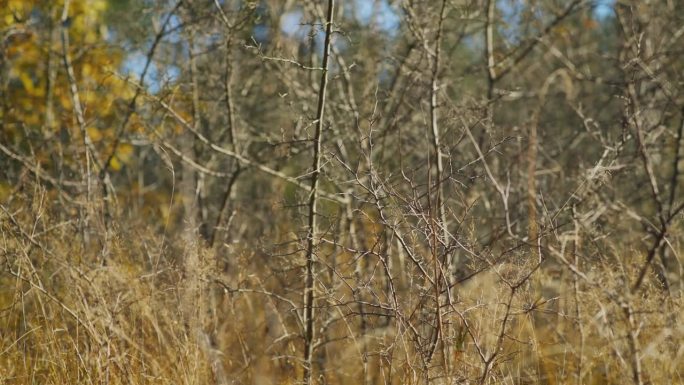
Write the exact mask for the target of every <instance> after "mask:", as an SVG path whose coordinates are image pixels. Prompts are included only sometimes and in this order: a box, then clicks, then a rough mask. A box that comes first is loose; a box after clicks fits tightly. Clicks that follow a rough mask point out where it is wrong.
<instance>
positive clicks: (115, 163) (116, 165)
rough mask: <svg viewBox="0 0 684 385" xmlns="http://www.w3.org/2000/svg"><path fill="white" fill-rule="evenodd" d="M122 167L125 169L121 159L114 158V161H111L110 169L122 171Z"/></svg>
mask: <svg viewBox="0 0 684 385" xmlns="http://www.w3.org/2000/svg"><path fill="white" fill-rule="evenodd" d="M121 167H123V164H121V162H119V158H117V157H116V156H113V157H112V160H110V161H109V168H111V169H112V170H114V171H119V170H121Z"/></svg>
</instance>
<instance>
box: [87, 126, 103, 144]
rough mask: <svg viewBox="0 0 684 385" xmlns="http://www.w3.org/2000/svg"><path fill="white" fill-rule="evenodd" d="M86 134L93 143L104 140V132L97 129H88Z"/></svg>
mask: <svg viewBox="0 0 684 385" xmlns="http://www.w3.org/2000/svg"><path fill="white" fill-rule="evenodd" d="M86 132H87V133H88V136H89V137H90V140H92V141H93V142H99V141H100V140H102V132H101V131H100V130H98V129H97V128H95V127H88V128H86Z"/></svg>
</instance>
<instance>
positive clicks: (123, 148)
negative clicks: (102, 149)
mask: <svg viewBox="0 0 684 385" xmlns="http://www.w3.org/2000/svg"><path fill="white" fill-rule="evenodd" d="M116 156H117V157H118V158H119V160H121V161H122V162H123V163H128V162H130V161H131V157H132V156H133V146H131V145H130V144H120V145H119V147H118V148H117V149H116Z"/></svg>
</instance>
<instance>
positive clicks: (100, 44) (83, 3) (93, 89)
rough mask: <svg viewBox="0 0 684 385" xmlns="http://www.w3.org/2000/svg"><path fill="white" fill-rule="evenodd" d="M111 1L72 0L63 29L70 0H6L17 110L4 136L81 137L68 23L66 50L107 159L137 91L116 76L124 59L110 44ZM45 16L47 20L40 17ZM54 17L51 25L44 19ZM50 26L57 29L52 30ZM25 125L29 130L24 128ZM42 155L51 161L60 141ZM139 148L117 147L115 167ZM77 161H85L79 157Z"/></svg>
mask: <svg viewBox="0 0 684 385" xmlns="http://www.w3.org/2000/svg"><path fill="white" fill-rule="evenodd" d="M107 4H108V2H107V1H105V0H72V1H70V2H69V10H68V15H69V19H70V23H69V25H68V26H66V27H63V26H62V23H61V16H62V11H63V7H64V1H63V0H61V1H37V0H0V31H11V33H9V34H8V33H7V32H4V33H5V34H8V36H9V38H7V39H6V44H5V47H4V48H5V57H6V58H7V65H8V68H7V70H8V72H7V73H8V74H9V79H8V80H9V81H8V83H7V84H9V88H8V90H7V92H8V94H9V99H10V100H12V109H10V110H9V111H5V113H6V116H5V117H4V120H5V121H6V122H7V123H8V124H6V125H5V130H6V132H5V133H4V134H6V135H8V137H11V138H12V139H13V140H15V141H17V142H21V141H23V140H27V139H26V138H24V135H25V133H26V132H49V131H56V130H64V129H66V131H67V132H69V133H70V135H71V137H77V136H79V135H80V131H81V129H80V128H79V127H78V120H77V119H76V110H75V106H74V96H73V95H72V85H71V80H70V78H69V76H67V70H66V67H65V64H64V54H65V52H64V47H63V44H62V41H61V39H60V37H59V36H60V34H61V33H63V31H64V30H63V28H67V32H68V34H69V47H68V50H67V52H66V54H67V55H68V57H69V59H70V62H71V66H72V67H73V74H74V77H75V79H73V80H74V81H75V82H76V84H75V85H76V88H77V90H78V93H79V95H78V96H79V100H80V103H81V107H82V110H83V113H84V115H85V116H83V118H84V119H85V121H86V122H87V124H88V127H87V133H88V135H89V136H90V138H91V139H92V141H93V142H94V143H95V144H96V145H97V147H96V150H98V151H97V152H96V153H95V154H94V156H95V157H99V158H106V157H107V156H108V155H109V151H111V148H112V146H113V143H114V141H115V140H116V138H115V135H112V133H113V132H116V127H118V125H119V124H120V123H119V122H120V119H121V116H122V114H121V111H120V109H119V108H118V107H117V106H121V105H124V104H125V103H116V102H117V100H119V101H124V102H125V101H126V100H128V99H129V98H130V97H131V95H132V91H131V90H130V87H129V86H128V85H127V84H126V83H125V82H123V81H121V80H119V79H117V78H116V77H115V76H112V73H113V72H114V71H115V70H116V69H117V68H118V67H119V66H120V65H121V62H122V60H123V57H122V55H121V54H120V53H118V51H116V50H115V49H114V48H113V47H111V46H110V43H109V41H108V40H107V37H108V31H107V28H106V27H105V26H104V22H103V20H102V19H103V16H104V12H105V11H106V10H107ZM37 18H40V21H41V22H40V23H37V22H35V20H33V19H37ZM46 19H51V23H46V22H44V21H45V20H46ZM50 25H52V26H53V28H55V29H54V30H50V28H51V27H50ZM17 128H23V129H17ZM36 150H37V151H41V153H37V154H35V156H36V158H40V159H48V160H47V161H48V162H50V160H49V159H51V156H50V155H49V154H50V152H51V151H54V147H53V146H47V147H43V148H37V149H36ZM131 154H132V150H131V149H130V148H128V147H127V146H119V148H117V149H116V154H115V158H116V159H114V160H113V161H112V169H113V170H119V169H120V168H121V167H122V166H123V165H124V164H126V163H127V162H128V161H130V157H131ZM71 159H74V160H76V159H79V157H78V156H74V157H72V158H71Z"/></svg>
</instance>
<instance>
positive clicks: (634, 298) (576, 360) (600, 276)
mask: <svg viewBox="0 0 684 385" xmlns="http://www.w3.org/2000/svg"><path fill="white" fill-rule="evenodd" d="M27 201H28V199H27ZM46 206H48V205H46V204H44V203H43V201H42V200H37V201H33V202H31V204H28V205H25V206H23V207H22V206H21V205H17V207H14V208H13V209H12V208H9V207H5V206H3V208H4V210H3V212H2V214H0V215H1V217H2V221H1V223H2V227H1V232H0V234H1V239H0V253H1V258H2V264H3V270H2V275H0V281H1V284H0V287H1V288H2V291H1V292H0V308H1V310H2V312H1V313H0V322H1V326H0V330H1V336H0V383H2V384H77V383H78V384H81V383H83V384H210V383H221V384H229V383H230V384H232V383H235V384H249V383H253V384H293V383H297V381H298V380H299V378H300V376H301V365H300V356H301V349H302V342H301V339H300V337H299V335H300V332H299V331H298V330H299V329H298V323H297V317H296V316H295V311H294V310H293V306H295V307H296V306H298V304H299V303H301V294H299V293H298V292H297V291H296V290H294V289H295V288H296V287H297V286H296V285H295V284H294V282H297V281H298V279H299V278H298V277H299V274H300V273H299V271H298V270H296V269H293V270H291V271H287V270H282V271H275V270H273V266H274V265H269V267H266V266H267V265H268V264H264V263H262V262H259V261H260V259H259V258H261V257H260V256H258V255H256V254H255V253H254V252H248V251H235V252H234V254H233V255H221V256H220V257H221V258H216V255H217V254H215V253H214V252H213V251H211V250H207V249H205V248H203V247H202V246H200V245H199V244H198V242H196V241H193V239H192V238H191V237H190V236H185V237H179V238H178V239H172V238H170V237H162V236H160V235H159V234H158V233H156V232H154V231H151V230H146V228H145V227H144V226H143V225H142V224H132V221H131V222H128V223H129V226H128V227H126V228H123V226H120V228H119V230H114V231H112V234H110V236H109V237H108V239H106V240H103V239H101V238H98V237H97V236H96V234H93V239H92V240H91V245H90V247H88V248H87V249H84V247H83V243H82V242H80V239H81V235H82V234H81V233H80V232H79V231H78V226H77V225H76V224H75V223H74V222H68V221H64V220H61V219H59V218H57V217H52V212H51V210H50V208H49V207H46ZM104 246H106V249H107V250H108V256H107V263H106V265H104V266H103V265H102V264H101V262H100V261H101V258H100V256H101V251H102V249H103V247H104ZM245 250H248V249H247V248H245ZM624 252H628V251H624ZM226 261H228V262H226ZM637 267H638V265H637V264H627V263H625V264H617V263H615V264H608V263H605V264H602V263H598V262H597V263H592V264H591V265H589V264H588V263H587V264H586V265H584V264H583V265H582V266H579V267H577V266H574V265H573V266H564V265H563V264H562V260H561V259H556V260H555V261H554V260H550V261H549V263H545V264H544V265H543V266H542V268H541V269H540V270H538V271H537V272H535V273H534V277H535V279H533V280H531V281H529V282H527V283H525V284H524V285H522V286H521V287H520V288H519V289H517V290H516V292H515V295H514V296H513V297H512V299H511V301H510V304H509V302H508V299H509V296H510V294H511V292H512V290H511V289H510V287H509V286H508V285H507V284H506V283H505V282H506V281H514V280H515V279H516V277H517V276H524V275H525V274H526V273H527V272H526V270H525V269H528V264H524V263H523V264H511V263H502V264H499V265H495V266H493V267H491V268H490V269H488V270H487V271H486V272H484V273H482V274H479V275H477V276H475V277H474V278H472V279H471V280H469V281H467V282H465V283H463V284H461V285H459V286H458V287H457V289H456V291H455V293H456V295H457V297H458V298H457V299H456V300H455V302H454V306H452V309H446V310H445V325H448V327H447V330H446V331H445V338H444V341H447V344H448V346H447V348H446V349H438V353H437V355H436V357H435V358H434V359H433V361H432V362H433V363H438V362H439V363H446V365H447V367H448V368H449V369H448V371H449V373H448V374H449V376H445V374H446V372H445V369H444V368H445V366H444V365H436V364H433V365H431V366H429V367H427V368H423V367H421V363H420V362H421V360H420V354H419V352H418V350H417V346H418V345H417V344H416V343H415V342H416V341H415V340H414V339H413V338H412V337H411V332H410V331H409V330H406V328H405V327H404V325H405V324H404V323H401V322H398V321H397V319H396V315H395V316H394V317H389V318H387V319H385V318H386V317H378V316H375V315H371V314H365V315H364V316H363V317H361V316H359V315H358V314H357V313H356V310H357V308H356V307H355V305H354V304H349V303H346V300H345V298H346V299H348V298H349V294H350V292H349V290H348V288H345V286H344V285H339V286H334V285H331V286H330V288H331V289H330V290H329V291H328V292H327V293H325V295H324V294H320V295H321V299H320V301H319V303H320V304H321V306H322V308H326V309H327V310H321V312H320V314H322V315H321V318H320V324H321V325H319V326H320V330H324V331H325V332H324V333H323V334H324V335H325V338H326V339H327V340H326V343H325V344H323V345H321V346H320V347H319V349H318V356H317V358H318V359H317V362H318V363H319V367H318V368H317V370H316V373H317V376H318V382H320V383H328V384H361V383H364V381H366V383H369V384H389V383H392V384H412V383H423V381H424V379H425V377H424V375H425V374H426V373H425V371H427V375H429V378H430V380H431V381H432V382H434V383H477V382H478V381H479V379H480V378H481V377H482V373H483V369H484V368H483V363H482V360H481V356H480V353H479V352H478V349H482V350H483V351H482V352H481V353H483V354H484V355H485V356H486V355H488V354H491V353H492V351H487V350H488V349H491V348H492V347H494V346H498V345H497V339H499V338H500V335H501V333H503V337H502V340H503V342H502V344H501V346H500V351H499V352H498V354H497V358H496V360H495V361H494V364H492V366H491V367H490V368H488V370H489V371H490V374H489V375H488V376H487V377H486V381H485V382H486V383H490V384H596V385H598V384H628V383H642V384H677V383H684V378H683V373H684V346H683V344H682V341H684V324H683V323H682V300H681V294H680V293H681V292H678V291H677V290H676V289H675V290H673V292H672V293H671V295H667V294H666V293H665V292H663V291H662V290H661V289H659V288H658V287H656V286H655V285H653V284H651V285H650V286H648V287H646V288H645V289H644V290H643V291H640V292H639V293H637V294H634V295H632V294H629V293H630V289H629V282H630V280H629V277H634V276H635V275H636V273H637ZM338 268H339V269H340V271H344V263H342V262H340V264H339V267H338ZM573 269H575V270H578V271H577V272H575V273H573ZM580 270H581V271H580ZM578 273H579V274H578ZM404 278H406V281H407V282H408V281H411V279H410V277H404ZM218 281H220V282H221V284H218V283H217V282H218ZM653 282H655V280H653ZM287 283H289V284H291V286H289V285H288V284H287ZM322 284H323V283H322ZM370 285H371V287H374V286H373V285H376V283H374V282H371V283H370ZM377 285H378V287H379V286H381V285H380V284H379V283H378V284H377ZM397 285H398V286H397V287H396V292H397V295H398V296H399V297H400V298H401V301H402V302H403V303H402V304H401V306H402V309H411V308H412V306H414V305H416V304H417V303H419V301H420V300H421V299H420V296H419V295H418V293H417V292H415V291H414V290H415V287H411V286H409V285H408V284H405V285H406V286H405V287H404V288H402V287H401V285H400V280H399V279H397ZM378 287H375V289H376V290H379V289H378ZM412 291H414V292H412ZM381 300H384V299H382V298H381ZM324 304H325V305H327V307H326V306H323V305H324ZM416 308H418V312H421V311H425V312H427V313H429V312H430V306H429V303H428V304H425V305H424V306H423V308H420V307H416ZM409 316H410V315H409V314H404V317H409ZM414 317H419V315H417V314H416V315H414ZM504 318H507V324H506V325H505V328H504V330H503V332H502V320H503V319H504ZM416 319H417V318H416ZM362 321H363V322H362ZM414 324H419V323H414ZM466 324H467V328H466V327H465V325H466ZM476 344H477V346H476ZM478 346H479V348H478ZM441 354H447V355H448V356H447V357H446V358H445V357H442V356H441ZM364 368H365V369H364ZM450 381H451V382H450Z"/></svg>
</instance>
